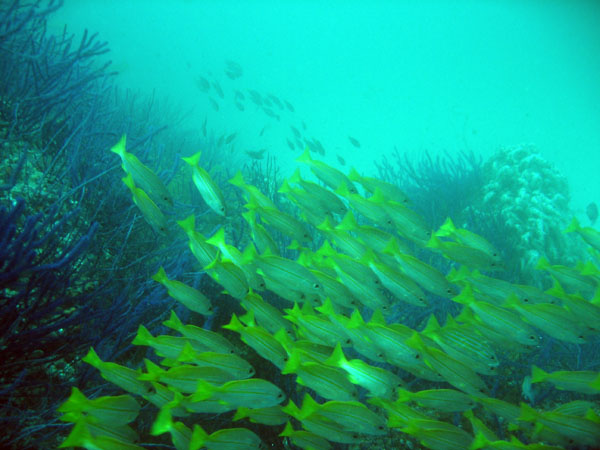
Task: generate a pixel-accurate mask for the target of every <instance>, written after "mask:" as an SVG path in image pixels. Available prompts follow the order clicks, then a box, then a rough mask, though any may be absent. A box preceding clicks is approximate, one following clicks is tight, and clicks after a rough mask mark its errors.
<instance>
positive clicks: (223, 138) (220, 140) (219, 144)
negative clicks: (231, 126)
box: [217, 135, 225, 147]
mask: <svg viewBox="0 0 600 450" xmlns="http://www.w3.org/2000/svg"><path fill="white" fill-rule="evenodd" d="M224 141H225V135H222V136H221V137H220V138H219V140H217V147H221V146H222V145H223V142H224Z"/></svg>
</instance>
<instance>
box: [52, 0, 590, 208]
mask: <svg viewBox="0 0 600 450" xmlns="http://www.w3.org/2000/svg"><path fill="white" fill-rule="evenodd" d="M66 3H67V4H66V5H65V6H64V7H63V8H62V9H61V10H60V11H59V12H58V13H57V14H56V15H55V16H54V17H53V18H52V23H51V30H58V29H60V28H61V27H62V26H63V25H64V24H67V25H68V27H69V29H70V30H71V31H77V32H80V31H81V30H83V29H84V28H87V29H89V30H90V31H98V32H99V33H100V38H101V39H102V40H106V41H108V43H109V46H110V48H111V50H112V51H111V53H110V58H111V59H112V60H113V61H114V68H115V69H116V70H118V71H119V72H120V75H119V83H120V84H122V85H123V86H129V87H132V88H134V89H140V90H142V91H144V92H146V93H149V92H152V91H154V92H155V93H156V94H157V97H158V98H166V99H168V100H169V101H170V102H171V104H172V105H173V106H174V107H175V108H176V109H180V110H181V111H183V112H185V113H189V112H190V111H191V113H190V114H189V115H188V116H187V120H186V122H185V125H186V126H189V127H191V128H198V127H199V126H200V124H201V123H202V121H203V120H204V118H205V117H206V116H208V121H209V124H211V125H212V126H213V127H214V128H216V129H221V128H222V129H223V130H225V131H228V132H231V131H234V130H239V137H238V143H239V145H241V146H243V147H245V148H248V149H252V150H255V149H260V148H267V149H268V151H269V153H271V154H276V155H277V157H278V160H279V161H280V164H282V165H284V166H286V165H287V166H288V167H290V168H291V167H292V164H291V163H292V161H293V158H294V157H296V156H297V154H298V153H293V152H291V151H289V149H288V147H287V144H286V142H285V139H286V137H288V136H289V135H290V134H291V133H290V128H289V125H294V126H297V127H300V125H301V123H302V122H304V123H305V124H306V126H307V130H308V131H307V134H310V135H312V136H314V137H317V138H318V139H319V140H320V141H321V142H322V143H323V146H324V147H325V149H326V150H327V155H326V157H325V160H326V161H328V162H330V163H336V161H337V159H336V155H337V154H339V155H340V156H342V157H343V158H344V159H345V160H346V161H347V163H348V164H349V165H355V166H360V167H364V168H366V169H368V168H369V167H372V161H373V159H377V158H379V156H381V155H382V154H384V153H386V152H389V151H390V150H391V149H392V148H393V147H394V146H397V147H398V148H399V149H400V150H401V151H403V152H407V153H408V154H409V155H414V156H418V155H419V154H421V153H422V152H423V151H424V150H428V151H430V152H431V153H432V154H434V155H435V154H441V153H443V152H446V151H448V152H450V153H451V154H453V153H455V152H458V151H461V150H466V149H468V150H473V151H474V152H476V153H478V154H481V155H482V156H484V157H487V156H489V155H491V154H493V153H494V152H495V151H497V150H498V149H499V148H501V147H503V146H513V145H518V144H523V143H531V144H534V145H535V146H536V147H537V149H538V151H539V152H540V153H541V154H542V156H543V157H544V158H545V159H547V160H549V161H550V162H551V163H554V164H555V165H556V166H557V167H558V169H559V170H560V171H561V172H562V173H563V174H564V175H566V176H567V178H568V180H569V183H570V186H571V189H572V195H573V202H572V206H573V208H574V209H575V210H576V211H577V212H578V213H579V214H583V210H584V208H585V206H586V205H587V204H588V203H589V202H590V201H592V200H596V201H597V200H598V199H599V198H600V183H599V182H598V181H597V176H598V170H599V169H598V168H599V167H600V164H599V161H598V158H600V83H598V80H599V79H600V3H598V2H595V1H576V2H572V1H505V2H500V1H433V2H408V1H399V2H391V1H389V2H381V1H379V2H357V1H343V2H342V1H339V2H326V3H327V4H326V5H325V4H324V2H317V1H285V2H265V1H248V2H244V1H199V0H198V1H195V0H187V1H182V0H176V1H168V2H167V1H159V0H150V1H141V0H125V1H121V0H119V1H117V0H102V1H91V0H87V1H68V2H66ZM226 60H232V61H235V62H237V63H238V64H239V65H241V67H242V68H243V75H242V76H241V77H239V78H237V79H235V80H231V79H229V78H228V77H227V76H226V75H225V73H224V69H225V67H226V63H225V61H226ZM198 75H202V76H204V77H207V78H209V79H214V80H218V81H219V82H220V83H221V84H222V86H223V90H224V93H225V98H224V99H222V100H221V99H219V104H220V108H219V111H218V112H216V111H214V110H213V109H212V108H211V106H210V103H209V99H208V96H207V95H206V94H204V93H202V92H201V91H200V90H199V89H198V87H197V86H196V84H195V82H194V80H195V78H196V77H197V76H198ZM234 89H240V90H242V91H244V92H245V91H246V90H247V89H254V90H256V91H258V92H260V93H272V94H274V95H276V96H278V97H281V98H285V99H288V100H289V101H290V102H291V103H292V104H293V105H294V107H295V113H294V114H286V115H284V116H282V118H281V120H280V121H277V120H276V119H273V118H270V117H268V116H266V115H265V114H263V113H262V112H260V111H257V109H256V108H253V107H248V108H246V109H245V111H244V112H241V111H239V110H238V109H237V108H236V107H235V105H234V102H233V91H234ZM263 127H266V130H264V131H263V133H262V136H259V134H260V132H261V130H263ZM348 135H350V136H353V137H355V138H356V139H358V140H359V141H360V143H361V148H360V149H356V148H355V147H353V146H352V145H351V144H350V142H349V141H348V139H347V136H348Z"/></svg>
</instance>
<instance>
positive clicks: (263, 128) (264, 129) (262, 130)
mask: <svg viewBox="0 0 600 450" xmlns="http://www.w3.org/2000/svg"><path fill="white" fill-rule="evenodd" d="M265 131H267V125H265V126H264V127H262V128H261V129H260V133H258V135H259V136H260V137H262V135H263V134H265Z"/></svg>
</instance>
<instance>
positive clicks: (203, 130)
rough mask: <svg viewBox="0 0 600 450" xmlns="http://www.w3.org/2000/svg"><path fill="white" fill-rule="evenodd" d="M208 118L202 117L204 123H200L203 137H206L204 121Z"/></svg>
mask: <svg viewBox="0 0 600 450" xmlns="http://www.w3.org/2000/svg"><path fill="white" fill-rule="evenodd" d="M207 120H208V117H205V118H204V123H203V124H202V135H203V136H204V137H206V121H207Z"/></svg>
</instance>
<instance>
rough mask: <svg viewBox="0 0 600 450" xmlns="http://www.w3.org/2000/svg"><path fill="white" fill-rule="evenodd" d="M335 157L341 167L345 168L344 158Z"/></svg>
mask: <svg viewBox="0 0 600 450" xmlns="http://www.w3.org/2000/svg"><path fill="white" fill-rule="evenodd" d="M336 156H337V160H338V162H339V163H340V164H341V165H342V166H345V165H346V160H345V159H344V158H342V157H341V156H340V155H336Z"/></svg>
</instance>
